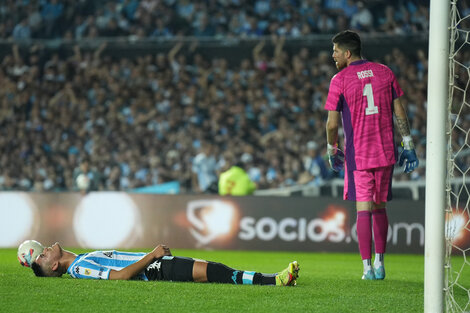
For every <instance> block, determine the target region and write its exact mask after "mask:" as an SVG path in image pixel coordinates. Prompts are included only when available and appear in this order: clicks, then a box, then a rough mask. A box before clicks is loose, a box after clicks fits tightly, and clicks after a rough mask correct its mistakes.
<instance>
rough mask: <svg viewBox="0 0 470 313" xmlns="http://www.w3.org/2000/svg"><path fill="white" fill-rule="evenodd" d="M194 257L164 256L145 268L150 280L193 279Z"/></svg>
mask: <svg viewBox="0 0 470 313" xmlns="http://www.w3.org/2000/svg"><path fill="white" fill-rule="evenodd" d="M193 265H194V259H191V258H186V257H178V256H164V257H161V258H159V259H156V260H155V261H154V262H152V263H151V264H150V265H149V266H147V268H146V269H145V276H147V279H148V280H167V281H193Z"/></svg>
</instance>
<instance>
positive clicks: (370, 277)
mask: <svg viewBox="0 0 470 313" xmlns="http://www.w3.org/2000/svg"><path fill="white" fill-rule="evenodd" d="M362 279H363V280H375V279H376V278H375V274H374V270H373V269H370V270H368V271H367V272H366V273H364V275H362Z"/></svg>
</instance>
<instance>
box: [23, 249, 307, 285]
mask: <svg viewBox="0 0 470 313" xmlns="http://www.w3.org/2000/svg"><path fill="white" fill-rule="evenodd" d="M31 267H32V269H33V271H34V274H35V275H36V276H39V277H43V276H45V277H60V276H62V274H65V273H67V274H69V275H70V276H72V277H73V278H88V279H120V280H128V279H136V280H146V281H147V280H166V281H180V282H210V283H227V284H236V285H239V284H243V285H276V286H294V285H296V279H297V278H298V276H299V265H298V263H297V261H294V262H291V263H289V266H288V267H287V268H286V269H285V270H283V271H281V272H279V273H277V274H262V273H257V272H247V271H240V270H235V269H232V268H229V267H228V266H226V265H224V264H221V263H215V262H210V261H204V260H197V259H192V258H187V257H178V256H173V255H172V254H171V251H170V249H169V248H168V247H167V246H165V245H158V246H157V247H156V248H155V249H153V251H152V252H150V253H148V254H145V253H140V252H120V251H94V252H89V253H83V254H79V255H76V254H75V253H73V252H71V251H67V250H64V249H62V247H61V246H60V245H59V243H55V244H53V245H52V247H47V248H44V250H43V252H42V253H41V254H40V255H39V256H38V257H37V258H36V260H35V261H34V262H33V263H32V265H31Z"/></svg>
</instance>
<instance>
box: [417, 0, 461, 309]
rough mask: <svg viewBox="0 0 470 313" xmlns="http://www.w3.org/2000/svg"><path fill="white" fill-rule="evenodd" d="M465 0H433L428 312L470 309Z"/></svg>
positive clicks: (428, 147) (428, 142) (426, 278)
mask: <svg viewBox="0 0 470 313" xmlns="http://www.w3.org/2000/svg"><path fill="white" fill-rule="evenodd" d="M465 1H467V0H465ZM465 1H464V0H450V1H446V0H431V7H430V30H429V61H428V64H429V66H428V95H427V96H428V107H427V109H428V112H427V134H426V210H425V212H426V217H425V247H424V249H425V251H424V253H425V255H424V261H425V262H424V263H425V264H424V312H443V311H445V312H470V275H469V272H470V243H469V242H470V180H467V179H466V177H467V175H468V174H470V157H468V155H469V154H470V141H469V139H470V127H469V125H470V119H469V117H470V6H469V4H468V2H467V3H465ZM455 183H456V184H455ZM454 184H455V185H454Z"/></svg>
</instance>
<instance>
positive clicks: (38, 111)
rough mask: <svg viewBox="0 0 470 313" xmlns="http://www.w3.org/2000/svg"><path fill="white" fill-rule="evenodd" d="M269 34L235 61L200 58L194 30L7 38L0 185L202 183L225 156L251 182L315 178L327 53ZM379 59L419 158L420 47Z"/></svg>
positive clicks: (323, 173)
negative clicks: (48, 41) (146, 45)
mask: <svg viewBox="0 0 470 313" xmlns="http://www.w3.org/2000/svg"><path fill="white" fill-rule="evenodd" d="M272 41H273V45H274V47H275V48H274V54H273V55H272V56H268V54H267V53H266V52H265V51H264V48H265V47H264V46H265V45H266V42H265V41H259V43H258V44H257V45H256V46H255V47H254V49H253V51H252V58H251V59H243V60H242V61H241V62H240V64H239V65H238V66H229V65H228V62H227V60H226V59H224V58H223V57H220V58H213V59H211V60H209V59H206V58H204V57H203V55H202V54H201V53H200V52H199V50H198V45H197V42H195V43H194V44H190V45H189V46H185V45H187V44H183V43H178V44H175V46H174V47H173V48H172V49H171V50H170V51H169V52H168V53H167V54H163V53H159V54H157V55H146V56H140V57H137V58H136V59H127V58H111V57H109V56H107V55H106V54H105V53H103V51H104V50H105V49H106V44H103V45H101V46H100V48H99V49H97V50H96V51H88V52H85V51H81V50H80V49H79V48H78V46H77V47H75V49H74V52H73V53H71V54H70V55H67V56H64V57H62V56H60V55H59V54H58V53H49V52H46V51H45V50H44V49H41V47H40V46H31V47H30V49H29V50H28V51H20V49H19V48H18V47H17V46H13V49H12V52H11V53H10V54H8V55H7V56H5V57H4V58H3V60H2V62H1V65H0V84H1V86H2V88H1V89H0V132H1V136H0V151H1V159H0V188H1V189H4V190H8V189H20V190H38V191H39V190H72V189H74V188H75V178H76V177H77V175H78V174H79V173H81V172H85V173H87V175H88V176H89V177H91V178H92V182H93V189H96V190H128V189H132V188H137V187H141V186H147V185H153V184H158V183H162V182H167V181H175V180H176V181H179V182H180V184H181V187H182V190H183V191H186V192H210V191H211V190H212V187H213V185H214V183H215V182H216V180H217V176H218V174H219V173H220V172H221V171H222V170H225V169H227V168H228V167H229V166H230V165H233V164H235V163H237V162H238V163H241V164H243V167H244V168H245V169H246V170H247V172H248V173H249V175H250V177H251V178H252V179H253V180H254V181H255V182H256V183H257V184H258V185H259V188H261V189H262V188H273V187H283V186H291V185H296V184H315V185H321V184H322V183H323V182H324V181H326V180H328V179H330V178H332V177H333V176H334V175H335V173H334V172H332V171H331V170H330V169H329V167H328V165H327V163H326V162H325V158H324V156H325V154H326V151H325V150H326V149H325V147H326V141H325V135H324V129H325V121H326V113H325V111H324V109H323V105H324V103H325V97H326V95H327V92H328V85H329V80H330V78H331V77H332V76H333V75H334V74H335V73H336V68H335V67H334V63H333V62H332V59H331V56H330V54H331V53H330V51H325V52H321V53H319V54H318V55H311V54H310V52H309V50H308V49H307V48H303V49H301V50H300V51H298V52H297V53H294V54H288V53H287V52H286V51H285V50H286V49H285V47H284V45H285V39H284V38H283V37H273V38H272ZM382 61H383V62H384V63H385V64H388V65H389V66H390V67H391V68H392V69H393V70H394V72H395V73H396V74H397V76H398V78H399V82H400V84H401V86H402V88H403V89H404V92H405V95H406V96H405V99H404V103H405V105H406V106H407V108H408V111H409V115H410V121H411V126H412V135H413V137H414V139H415V142H416V143H417V153H418V157H419V158H420V159H421V160H424V159H425V155H424V154H425V145H424V144H425V141H424V140H425V133H426V123H425V120H426V118H425V117H426V81H427V58H426V55H425V52H423V51H421V50H419V51H417V52H416V54H415V55H412V56H408V57H407V56H405V55H404V54H403V53H402V52H401V51H400V50H399V49H394V50H393V51H391V52H390V53H389V54H387V55H386V56H385V58H384V60H382ZM399 140H400V139H399V138H397V142H398V141H399ZM423 174H424V168H423V167H421V168H419V169H418V170H417V171H415V172H414V173H413V175H412V176H411V179H419V178H420V177H421V176H422V175H423ZM406 177H407V176H403V177H402V176H400V175H397V176H396V179H408V178H406Z"/></svg>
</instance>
